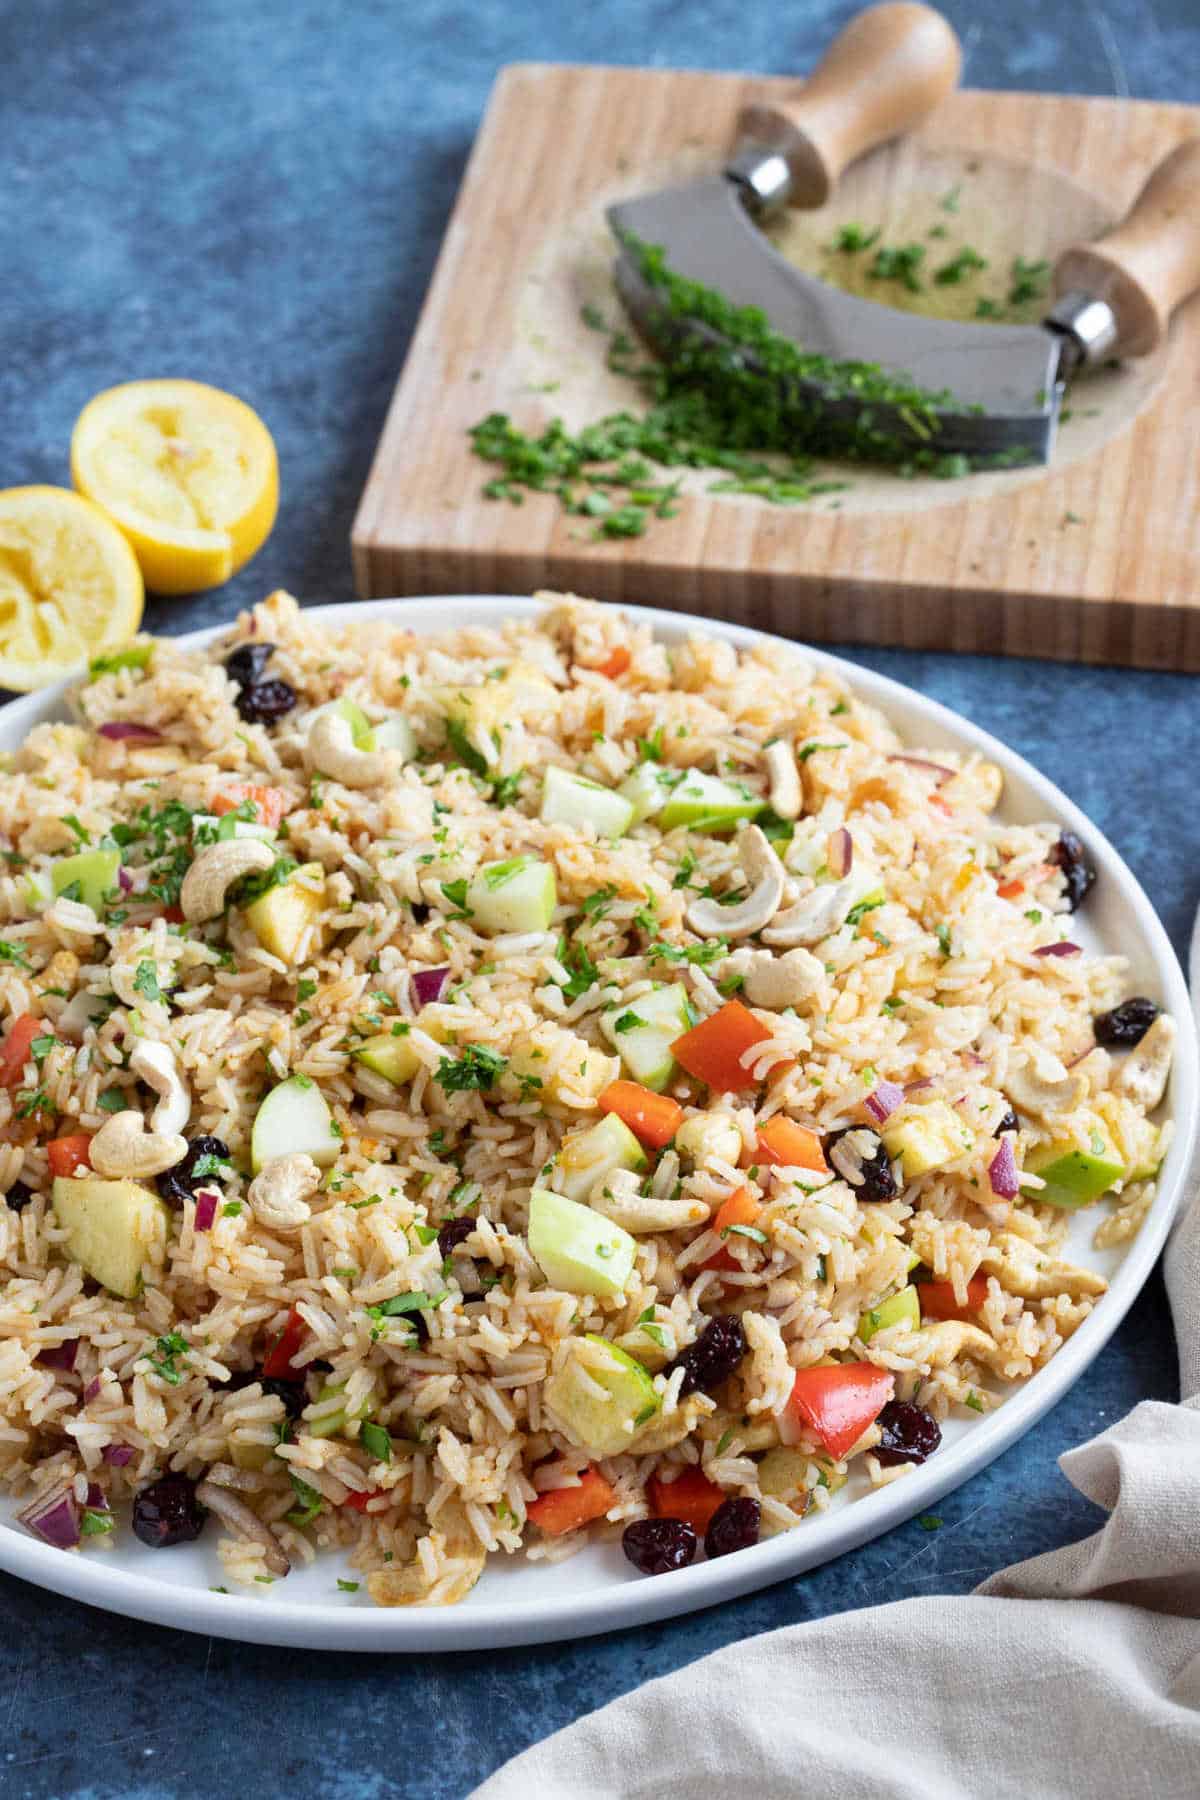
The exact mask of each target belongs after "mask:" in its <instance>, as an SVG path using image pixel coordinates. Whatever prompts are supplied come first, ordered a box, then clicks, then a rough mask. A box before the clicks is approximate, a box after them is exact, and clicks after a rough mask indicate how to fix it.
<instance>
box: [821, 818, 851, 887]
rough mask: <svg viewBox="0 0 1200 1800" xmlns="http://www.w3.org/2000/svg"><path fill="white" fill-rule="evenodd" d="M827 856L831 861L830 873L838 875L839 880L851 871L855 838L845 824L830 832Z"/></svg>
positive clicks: (826, 847) (826, 849) (829, 861)
mask: <svg viewBox="0 0 1200 1800" xmlns="http://www.w3.org/2000/svg"><path fill="white" fill-rule="evenodd" d="M825 856H826V860H827V861H828V863H829V872H830V874H831V875H834V876H836V878H837V879H838V881H840V880H841V879H842V876H843V875H848V874H849V873H850V868H851V865H852V863H853V862H854V839H853V838H852V837H851V836H850V833H849V832H848V831H847V830H846V827H845V826H844V825H841V826H839V827H838V829H837V830H836V831H831V832H830V834H829V842H828V844H827V845H826V846H825Z"/></svg>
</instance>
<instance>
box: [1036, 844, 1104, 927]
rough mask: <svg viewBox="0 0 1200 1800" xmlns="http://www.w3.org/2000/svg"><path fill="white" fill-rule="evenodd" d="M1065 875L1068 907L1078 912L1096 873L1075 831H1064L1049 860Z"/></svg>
mask: <svg viewBox="0 0 1200 1800" xmlns="http://www.w3.org/2000/svg"><path fill="white" fill-rule="evenodd" d="M1047 860H1048V861H1049V862H1052V863H1053V864H1054V866H1055V868H1056V869H1061V870H1062V873H1063V885H1064V887H1065V888H1066V893H1067V905H1068V907H1069V908H1070V910H1071V911H1072V912H1077V911H1078V910H1079V908H1080V906H1081V905H1082V904H1083V901H1084V898H1085V896H1086V894H1087V891H1088V889H1089V888H1090V887H1091V885H1092V883H1093V882H1094V881H1095V879H1096V871H1095V869H1094V867H1093V866H1092V864H1091V863H1090V862H1089V861H1088V855H1087V851H1086V850H1085V849H1084V847H1083V845H1082V843H1081V842H1080V841H1079V839H1078V838H1077V837H1076V835H1075V833H1074V832H1073V831H1064V832H1063V834H1062V836H1061V837H1060V838H1059V840H1058V842H1057V844H1055V846H1054V848H1053V850H1051V852H1050V854H1049V857H1048V859H1047Z"/></svg>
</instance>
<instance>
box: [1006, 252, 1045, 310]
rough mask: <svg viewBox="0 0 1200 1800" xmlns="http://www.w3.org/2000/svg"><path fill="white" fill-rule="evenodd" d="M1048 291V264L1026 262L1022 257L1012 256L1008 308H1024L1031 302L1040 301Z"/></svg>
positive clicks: (1043, 262) (1043, 261) (1042, 261)
mask: <svg viewBox="0 0 1200 1800" xmlns="http://www.w3.org/2000/svg"><path fill="white" fill-rule="evenodd" d="M1049 291H1050V264H1049V263H1048V262H1046V261H1045V260H1039V261H1037V262H1026V260H1025V258H1024V257H1023V256H1014V257H1013V260H1012V270H1011V285H1010V287H1009V290H1008V304H1009V305H1010V306H1025V305H1027V304H1028V303H1029V301H1031V300H1041V299H1043V298H1044V297H1045V295H1046V294H1047V293H1048V292H1049Z"/></svg>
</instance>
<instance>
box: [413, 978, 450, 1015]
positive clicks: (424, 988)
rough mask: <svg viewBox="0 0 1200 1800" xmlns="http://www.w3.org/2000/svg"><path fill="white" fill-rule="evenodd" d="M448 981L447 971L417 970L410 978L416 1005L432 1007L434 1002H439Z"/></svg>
mask: <svg viewBox="0 0 1200 1800" xmlns="http://www.w3.org/2000/svg"><path fill="white" fill-rule="evenodd" d="M449 979H450V971H449V969H418V970H417V972H416V974H415V975H414V976H413V978H412V986H413V994H414V996H415V998H416V1002H417V1005H418V1006H432V1005H433V1003H434V1001H435V1000H440V999H441V997H442V993H443V991H444V989H445V986H446V983H447V982H448V981H449Z"/></svg>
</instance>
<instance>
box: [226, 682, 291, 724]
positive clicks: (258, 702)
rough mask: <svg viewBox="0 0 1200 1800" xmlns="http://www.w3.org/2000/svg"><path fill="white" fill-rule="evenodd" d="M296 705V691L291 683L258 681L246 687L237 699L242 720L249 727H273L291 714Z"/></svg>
mask: <svg viewBox="0 0 1200 1800" xmlns="http://www.w3.org/2000/svg"><path fill="white" fill-rule="evenodd" d="M295 704H296V690H295V688H294V687H293V686H292V684H291V682H290V681H256V682H255V683H254V684H253V686H252V687H244V688H242V689H241V691H240V692H239V694H238V697H237V709H238V715H239V717H240V718H243V719H245V721H246V723H247V725H273V724H274V723H275V720H276V719H282V717H283V715H284V713H288V712H291V710H292V708H293V706H295Z"/></svg>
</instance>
